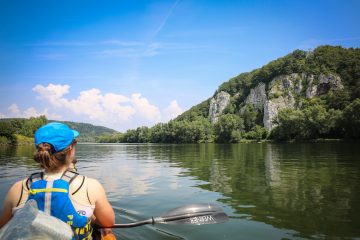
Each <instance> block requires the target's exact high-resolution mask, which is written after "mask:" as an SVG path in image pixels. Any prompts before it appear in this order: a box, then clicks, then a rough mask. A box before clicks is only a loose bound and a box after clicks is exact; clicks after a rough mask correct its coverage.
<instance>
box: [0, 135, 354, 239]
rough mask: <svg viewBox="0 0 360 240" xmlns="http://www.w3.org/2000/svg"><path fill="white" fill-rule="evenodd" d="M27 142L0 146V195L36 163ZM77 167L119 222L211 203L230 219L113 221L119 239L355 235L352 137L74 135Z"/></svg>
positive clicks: (338, 236)
mask: <svg viewBox="0 0 360 240" xmlns="http://www.w3.org/2000/svg"><path fill="white" fill-rule="evenodd" d="M33 151H34V147H33V146H19V147H17V148H10V147H3V146H2V147H0V166H1V168H0V203H1V204H2V203H3V201H4V197H5V194H6V192H7V191H8V189H9V187H10V186H11V184H13V183H14V182H15V181H16V180H18V179H20V178H25V177H26V176H28V175H29V174H30V173H31V172H35V171H37V165H36V164H35V162H34V161H33V160H32V153H33ZM77 158H78V170H79V172H80V173H81V174H83V175H87V176H89V177H93V178H96V179H98V180H99V181H100V182H101V183H102V184H103V185H104V187H105V190H106V192H107V195H108V198H109V201H110V203H111V204H112V206H113V207H114V210H115V213H116V222H118V223H127V222H132V221H137V220H143V219H148V218H150V217H151V216H154V217H155V216H159V215H161V214H162V213H164V212H166V211H168V210H170V209H172V208H176V207H178V206H182V205H185V204H189V203H199V202H211V203H215V204H217V205H218V206H220V207H222V208H223V210H224V211H225V212H226V213H227V214H228V215H229V217H230V220H229V221H228V222H226V223H222V224H213V225H202V226H188V225H170V224H159V225H154V226H151V225H150V226H149V225H147V226H141V227H136V228H131V229H121V230H115V233H116V235H117V236H118V238H119V239H137V240H139V239H140V240H141V239H207V240H212V239H213V240H219V239H246V240H252V239H257V240H258V239H360V144H359V143H348V142H323V143H283V144H274V143H253V144H229V145H228V144H224V145H220V144H188V145H187V144H186V145H185V144H183V145H165V144H161V145H160V144H78V146H77Z"/></svg>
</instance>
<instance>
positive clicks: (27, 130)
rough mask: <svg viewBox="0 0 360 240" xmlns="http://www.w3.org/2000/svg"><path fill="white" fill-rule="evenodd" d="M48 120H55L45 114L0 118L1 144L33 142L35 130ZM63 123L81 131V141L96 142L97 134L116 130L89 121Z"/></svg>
mask: <svg viewBox="0 0 360 240" xmlns="http://www.w3.org/2000/svg"><path fill="white" fill-rule="evenodd" d="M48 122H53V120H48V119H47V118H46V117H45V116H40V117H32V118H30V119H25V118H7V119H0V144H21V143H33V137H34V133H35V131H36V130H37V129H38V128H39V127H41V126H42V125H44V124H46V123H48ZM63 123H66V124H68V125H69V127H70V128H72V129H76V130H77V131H79V132H80V136H79V138H78V140H79V141H80V142H94V141H95V137H97V136H100V135H102V134H106V133H107V134H111V133H114V132H116V131H115V130H112V129H109V128H106V127H101V126H94V125H91V124H88V123H77V122H63Z"/></svg>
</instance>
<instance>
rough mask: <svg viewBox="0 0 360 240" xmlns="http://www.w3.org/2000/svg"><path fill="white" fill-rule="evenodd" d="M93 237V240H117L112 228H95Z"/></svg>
mask: <svg viewBox="0 0 360 240" xmlns="http://www.w3.org/2000/svg"><path fill="white" fill-rule="evenodd" d="M92 237H93V240H116V236H115V235H114V233H113V232H112V230H111V228H103V229H96V228H94V230H93V234H92Z"/></svg>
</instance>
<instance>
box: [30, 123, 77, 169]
mask: <svg viewBox="0 0 360 240" xmlns="http://www.w3.org/2000/svg"><path fill="white" fill-rule="evenodd" d="M77 136H79V132H78V131H76V130H72V129H70V128H69V126H67V125H66V124H63V123H59V122H51V123H48V124H46V125H44V126H42V127H40V128H39V129H38V130H36V132H35V135H34V140H35V145H36V150H37V151H36V152H35V154H34V160H35V161H36V162H38V163H40V165H41V167H43V168H44V169H45V170H49V171H56V170H57V169H59V168H60V167H62V166H64V165H66V164H69V163H68V162H67V159H68V157H67V155H68V154H67V153H68V151H69V150H70V148H69V147H70V146H71V145H73V144H74V142H76V140H75V138H76V137H77Z"/></svg>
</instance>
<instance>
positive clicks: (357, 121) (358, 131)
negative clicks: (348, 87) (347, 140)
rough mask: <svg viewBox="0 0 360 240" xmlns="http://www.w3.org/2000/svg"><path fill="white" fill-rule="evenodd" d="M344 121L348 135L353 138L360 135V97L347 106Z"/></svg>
mask: <svg viewBox="0 0 360 240" xmlns="http://www.w3.org/2000/svg"><path fill="white" fill-rule="evenodd" d="M343 123H344V128H345V133H346V136H348V137H351V138H359V137H360V98H358V99H356V100H355V101H353V102H352V103H351V104H350V105H349V106H347V107H346V108H345V110H344V113H343Z"/></svg>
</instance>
